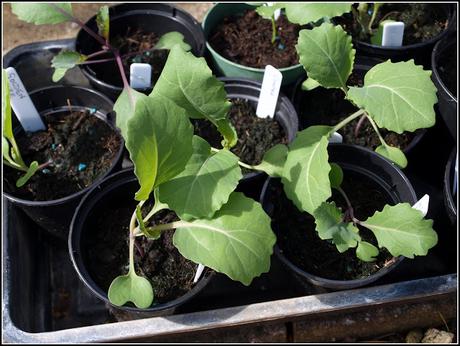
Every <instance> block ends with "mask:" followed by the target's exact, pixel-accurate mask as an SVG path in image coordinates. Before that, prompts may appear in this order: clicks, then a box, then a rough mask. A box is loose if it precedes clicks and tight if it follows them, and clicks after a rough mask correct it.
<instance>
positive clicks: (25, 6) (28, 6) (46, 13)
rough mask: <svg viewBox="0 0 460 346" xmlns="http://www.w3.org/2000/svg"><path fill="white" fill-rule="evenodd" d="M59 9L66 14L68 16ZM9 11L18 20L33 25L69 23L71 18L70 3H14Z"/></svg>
mask: <svg viewBox="0 0 460 346" xmlns="http://www.w3.org/2000/svg"><path fill="white" fill-rule="evenodd" d="M59 9H61V10H62V11H65V12H67V13H68V15H66V14H64V13H62V12H61V11H59ZM11 10H12V12H13V13H14V14H15V15H16V16H18V18H19V19H20V20H23V21H25V22H27V23H34V24H58V23H62V22H67V21H69V20H70V19H71V16H72V5H71V3H70V2H54V3H36V2H21V3H19V2H16V3H12V4H11Z"/></svg>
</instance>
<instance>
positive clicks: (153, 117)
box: [125, 95, 193, 201]
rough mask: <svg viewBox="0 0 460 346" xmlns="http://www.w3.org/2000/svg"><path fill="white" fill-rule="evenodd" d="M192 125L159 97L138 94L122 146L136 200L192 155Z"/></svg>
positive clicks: (173, 104) (177, 171)
mask: <svg viewBox="0 0 460 346" xmlns="http://www.w3.org/2000/svg"><path fill="white" fill-rule="evenodd" d="M192 137H193V127H192V124H191V123H190V121H189V119H188V118H187V116H186V115H185V111H184V110H183V109H182V108H180V107H178V106H177V105H176V104H175V103H174V102H171V101H169V100H168V99H165V98H162V97H160V96H155V97H148V96H145V95H143V96H140V97H139V98H138V100H137V103H136V109H135V112H134V115H133V116H132V117H131V119H129V120H128V123H127V138H125V140H126V148H127V149H128V151H129V154H130V157H131V160H132V161H133V163H134V173H135V174H136V176H137V178H138V180H139V184H140V186H141V187H140V189H139V191H138V192H137V193H136V200H138V201H142V200H146V199H148V197H149V195H150V192H152V190H153V189H154V188H155V187H156V186H159V185H160V184H161V183H164V182H166V181H168V180H170V179H172V178H174V177H175V176H176V175H178V174H179V173H180V172H182V170H183V169H184V167H185V165H186V163H187V161H188V159H189V158H190V156H191V155H192Z"/></svg>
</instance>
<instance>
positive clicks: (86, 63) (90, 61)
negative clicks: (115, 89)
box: [78, 58, 116, 65]
mask: <svg viewBox="0 0 460 346" xmlns="http://www.w3.org/2000/svg"><path fill="white" fill-rule="evenodd" d="M115 60H116V59H115V58H107V59H99V60H86V61H83V62H81V63H79V64H78V65H91V64H100V63H102V62H109V61H115Z"/></svg>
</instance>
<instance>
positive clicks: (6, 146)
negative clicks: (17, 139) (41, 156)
mask: <svg viewBox="0 0 460 346" xmlns="http://www.w3.org/2000/svg"><path fill="white" fill-rule="evenodd" d="M2 154H3V160H7V161H8V162H10V163H11V164H13V165H14V164H16V162H14V160H13V159H12V158H11V155H10V143H9V142H8V140H7V139H6V138H5V137H3V136H2Z"/></svg>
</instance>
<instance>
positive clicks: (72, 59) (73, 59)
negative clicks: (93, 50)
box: [51, 50, 87, 82]
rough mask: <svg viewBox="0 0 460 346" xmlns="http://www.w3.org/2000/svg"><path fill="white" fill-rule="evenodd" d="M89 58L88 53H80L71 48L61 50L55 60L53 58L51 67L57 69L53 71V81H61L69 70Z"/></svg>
mask: <svg viewBox="0 0 460 346" xmlns="http://www.w3.org/2000/svg"><path fill="white" fill-rule="evenodd" d="M86 59H87V56H86V55H83V54H80V53H78V52H75V51H71V50H61V51H60V52H59V54H58V55H56V56H55V57H54V58H53V60H51V67H54V68H55V69H56V70H55V71H54V73H53V78H52V79H53V82H57V81H59V80H60V79H61V78H62V77H64V74H65V73H66V71H67V70H69V69H71V68H72V67H74V66H76V65H78V64H80V63H82V62H83V61H85V60H86Z"/></svg>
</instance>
